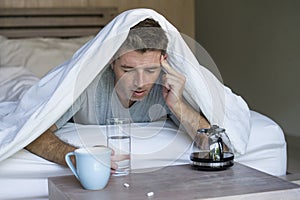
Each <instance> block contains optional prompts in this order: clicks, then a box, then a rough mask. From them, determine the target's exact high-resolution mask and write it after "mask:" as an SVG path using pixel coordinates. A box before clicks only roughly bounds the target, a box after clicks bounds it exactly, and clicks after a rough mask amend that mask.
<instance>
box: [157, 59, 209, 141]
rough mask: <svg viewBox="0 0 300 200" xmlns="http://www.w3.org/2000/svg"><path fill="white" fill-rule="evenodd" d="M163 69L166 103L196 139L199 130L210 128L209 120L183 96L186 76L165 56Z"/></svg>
mask: <svg viewBox="0 0 300 200" xmlns="http://www.w3.org/2000/svg"><path fill="white" fill-rule="evenodd" d="M160 62H161V65H162V67H163V70H164V71H165V72H166V74H165V75H164V76H163V80H162V81H163V86H164V90H163V96H164V99H165V101H166V104H167V105H168V107H169V108H170V109H171V111H172V113H173V114H174V115H175V116H176V117H177V119H178V120H179V121H180V123H181V124H182V125H183V126H184V128H185V129H186V131H187V132H188V134H189V135H190V137H191V138H192V139H194V137H195V135H196V133H197V130H198V129H200V128H209V127H210V124H209V122H208V121H207V120H206V119H205V118H204V117H203V116H202V115H201V114H200V111H198V110H195V109H194V108H193V107H192V106H191V105H190V104H189V103H188V102H186V101H185V99H184V97H183V90H184V87H185V81H186V78H185V76H184V75H182V74H180V73H179V72H177V71H176V70H174V69H173V68H172V67H171V66H170V65H169V64H168V62H167V61H166V58H165V57H164V56H161V59H160Z"/></svg>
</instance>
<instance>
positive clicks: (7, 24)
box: [0, 8, 286, 199]
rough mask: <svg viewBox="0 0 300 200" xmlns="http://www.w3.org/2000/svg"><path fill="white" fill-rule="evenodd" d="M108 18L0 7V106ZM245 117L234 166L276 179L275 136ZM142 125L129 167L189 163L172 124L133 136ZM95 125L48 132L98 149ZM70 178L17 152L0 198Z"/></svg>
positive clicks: (1, 171)
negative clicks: (246, 131)
mask: <svg viewBox="0 0 300 200" xmlns="http://www.w3.org/2000/svg"><path fill="white" fill-rule="evenodd" d="M116 14H117V9H116V8H85V9H82V8H80V9H79V8H69V9H65V8H64V9H59V8H55V9H13V10H10V9H4V10H3V9H2V10H0V50H1V51H0V101H2V100H3V99H4V98H7V96H9V97H10V99H11V100H12V101H13V100H15V99H17V98H20V97H22V95H23V94H22V92H23V91H25V90H26V88H29V87H30V86H31V85H32V84H34V83H35V82H36V81H38V80H39V79H40V78H42V77H43V76H44V75H45V74H47V72H49V71H50V70H51V69H52V68H54V67H55V66H57V65H59V64H61V63H63V62H65V61H66V60H68V59H69V58H70V57H71V56H72V55H73V54H74V53H75V52H76V51H77V50H78V49H79V48H80V47H81V46H82V45H84V44H85V43H86V42H88V41H89V40H91V39H92V38H93V37H94V35H95V34H96V33H97V32H98V31H99V29H101V28H102V27H104V26H105V25H106V24H107V23H108V22H109V21H110V20H111V19H112V18H113V17H114V16H115V15H116ZM12 91H13V92H12ZM1 112H3V111H0V116H1ZM250 114H251V131H250V136H249V140H248V144H247V149H246V153H245V154H243V155H238V156H236V158H235V161H236V162H240V163H242V164H245V165H247V166H250V167H253V168H255V169H258V170H260V171H264V172H266V173H269V174H272V175H275V176H281V175H284V174H285V172H286V143H285V138H284V134H283V131H282V130H281V128H280V127H279V126H278V124H276V123H275V122H274V121H272V120H271V119H270V118H269V117H267V116H265V115H262V114H260V113H258V112H255V111H251V112H250ZM145 127H147V130H148V131H146V132H145V133H144V138H143V139H140V140H138V139H135V140H134V141H133V143H132V144H133V147H134V149H133V155H135V154H134V152H140V153H139V155H140V156H135V157H133V159H132V162H133V165H132V166H133V168H134V169H143V170H144V171H147V170H148V169H149V168H151V167H163V166H167V165H174V164H187V163H189V151H190V145H191V142H192V141H191V139H190V138H189V137H187V135H186V134H182V133H180V134H179V130H178V129H177V128H176V127H175V125H174V124H173V123H172V122H170V121H168V120H167V121H158V122H153V123H150V124H134V127H133V134H139V132H140V130H141V128H143V130H145V129H144V128H145ZM103 128H104V127H101V126H100V127H99V126H95V125H90V126H83V125H79V124H72V123H69V124H67V125H66V126H65V127H63V128H62V129H61V130H59V131H58V132H56V134H57V136H59V137H60V138H61V139H62V140H64V141H66V142H68V143H71V144H75V145H77V146H92V145H105V143H104V141H105V139H103V138H104V137H105V136H104V135H103V134H102V133H104V130H103ZM137 138H141V137H137ZM145 138H147V140H146V139H145ZM149 145H152V146H153V148H151V149H152V150H151V151H150V150H149V149H144V148H143V146H149ZM174 146H176V147H177V148H176V149H174V148H173V147H174ZM153 149H155V150H153ZM70 174H71V172H70V170H69V169H68V168H65V167H62V166H59V165H57V164H55V163H51V162H49V161H47V160H44V159H42V158H40V157H38V156H35V155H33V154H31V153H30V152H28V151H26V150H24V149H22V150H20V151H18V152H17V153H15V154H14V155H13V156H11V157H9V158H7V159H5V160H3V161H1V162H0V186H1V191H0V199H18V198H19V199H47V198H48V186H47V178H48V177H51V176H60V175H70Z"/></svg>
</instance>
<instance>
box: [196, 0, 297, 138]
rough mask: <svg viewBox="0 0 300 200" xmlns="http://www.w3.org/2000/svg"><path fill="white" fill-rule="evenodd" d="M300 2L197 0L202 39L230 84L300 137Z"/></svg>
mask: <svg viewBox="0 0 300 200" xmlns="http://www.w3.org/2000/svg"><path fill="white" fill-rule="evenodd" d="M299 10H300V1H298V0H251V1H249V0H228V1H218V0H210V1H206V0H197V1H196V23H197V27H196V32H197V34H196V38H197V40H198V41H199V42H200V43H201V45H202V46H204V48H205V49H206V50H207V51H208V52H209V53H210V54H211V56H212V57H213V59H214V61H215V62H216V64H217V66H218V68H219V70H220V71H221V74H222V78H223V80H224V82H225V84H226V85H229V86H230V87H231V88H232V89H233V90H234V91H235V92H236V93H238V94H240V95H242V96H243V97H244V98H245V99H246V101H247V102H248V104H249V106H250V107H251V108H252V109H253V110H257V111H259V112H261V113H264V114H266V115H268V116H269V117H271V118H272V119H273V120H275V121H276V122H277V123H279V124H280V125H281V127H282V128H283V130H284V132H285V134H287V135H290V136H297V137H300V131H299V128H298V125H299V120H300V90H299V88H298V87H299V85H300V78H299V74H300V67H299V66H300V56H299V55H300V54H299V52H300V37H299V36H300V23H299V20H300V12H299Z"/></svg>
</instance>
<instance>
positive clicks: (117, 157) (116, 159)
mask: <svg viewBox="0 0 300 200" xmlns="http://www.w3.org/2000/svg"><path fill="white" fill-rule="evenodd" d="M128 159H130V155H128V154H119V155H112V156H111V160H112V161H114V162H119V161H122V160H128Z"/></svg>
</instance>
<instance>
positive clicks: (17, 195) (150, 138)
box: [0, 111, 286, 199]
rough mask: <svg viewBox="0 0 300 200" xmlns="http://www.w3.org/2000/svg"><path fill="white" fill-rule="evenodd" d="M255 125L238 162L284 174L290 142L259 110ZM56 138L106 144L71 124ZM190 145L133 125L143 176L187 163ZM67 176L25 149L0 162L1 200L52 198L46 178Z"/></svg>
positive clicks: (169, 127) (178, 136) (93, 131)
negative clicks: (144, 173) (151, 171)
mask: <svg viewBox="0 0 300 200" xmlns="http://www.w3.org/2000/svg"><path fill="white" fill-rule="evenodd" d="M251 125H252V128H251V133H250V138H249V143H248V146H247V152H246V153H245V154H244V155H236V156H235V161H236V162H239V163H241V164H244V165H247V166H250V167H252V168H255V169H257V170H260V171H263V172H266V173H268V174H271V175H275V176H280V175H283V174H285V172H286V143H285V139H284V134H283V132H282V130H281V129H280V127H279V126H278V125H277V124H276V123H275V122H274V121H272V120H271V119H270V118H268V117H266V116H264V115H262V114H260V113H257V112H255V111H251ZM56 135H57V136H58V137H60V138H61V139H62V140H64V141H66V142H68V143H71V144H74V145H76V146H93V145H105V144H106V139H105V127H103V126H95V125H88V126H86V125H85V126H84V125H79V124H71V123H69V124H67V125H66V126H64V127H63V128H62V129H61V130H59V131H58V132H57V133H56ZM191 142H192V141H191V139H190V138H189V136H188V135H187V134H185V133H184V132H183V131H180V130H177V128H176V127H175V125H174V124H172V123H171V122H170V121H159V122H153V123H142V124H134V125H133V129H132V168H133V169H134V170H137V171H136V172H137V173H143V172H147V171H149V170H153V167H154V168H156V170H157V169H159V168H160V167H164V166H169V165H180V164H188V163H189V153H190V147H191ZM175 147H176V148H175ZM208 173H209V172H208ZM63 175H71V171H70V170H69V169H68V168H66V167H63V166H60V165H57V164H55V163H52V162H49V161H47V160H44V159H42V158H40V157H38V156H35V155H33V154H32V153H30V152H28V151H26V150H24V149H23V150H20V151H19V152H17V153H16V154H15V155H13V156H12V157H10V158H8V159H6V160H5V161H3V162H1V163H0V186H1V192H0V199H48V185H47V178H48V177H52V176H63Z"/></svg>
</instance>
